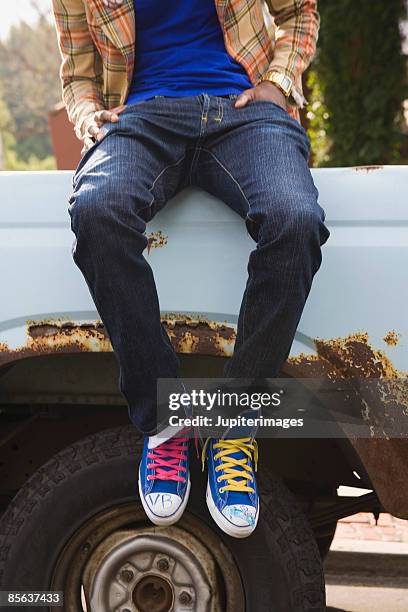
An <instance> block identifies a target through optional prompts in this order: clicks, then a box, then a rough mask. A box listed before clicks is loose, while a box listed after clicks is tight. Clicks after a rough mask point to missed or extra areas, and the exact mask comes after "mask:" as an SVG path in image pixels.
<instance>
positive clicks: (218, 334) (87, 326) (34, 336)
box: [0, 313, 236, 365]
mask: <svg viewBox="0 0 408 612" xmlns="http://www.w3.org/2000/svg"><path fill="white" fill-rule="evenodd" d="M162 323H163V326H164V328H165V329H166V331H167V333H168V335H169V337H170V340H171V342H172V344H173V346H174V349H175V350H176V351H177V352H178V353H196V354H202V355H214V356H218V357H229V356H231V355H232V352H233V348H234V343H235V336H236V332H235V328H234V327H232V326H230V325H228V324H226V323H218V322H215V321H211V320H207V319H205V318H202V317H196V318H194V317H189V316H186V315H183V314H176V313H174V314H167V315H165V316H163V317H162ZM110 351H112V345H111V343H110V340H109V337H108V334H107V332H106V329H105V327H104V325H103V324H102V322H101V321H95V322H90V323H88V322H86V323H78V322H73V321H64V320H54V319H53V320H45V321H29V322H28V323H27V338H26V342H25V344H24V346H21V347H18V348H11V347H9V346H8V345H7V344H5V343H0V365H3V364H6V363H11V362H12V361H16V360H18V359H23V358H26V357H33V356H38V355H49V354H54V353H87V352H96V353H99V352H102V353H103V352H110Z"/></svg>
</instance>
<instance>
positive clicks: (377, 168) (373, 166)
mask: <svg viewBox="0 0 408 612" xmlns="http://www.w3.org/2000/svg"><path fill="white" fill-rule="evenodd" d="M352 168H353V170H356V172H359V171H360V170H365V171H366V172H372V171H373V170H383V168H384V166H376V165H374V164H372V165H368V166H352Z"/></svg>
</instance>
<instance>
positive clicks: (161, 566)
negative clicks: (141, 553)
mask: <svg viewBox="0 0 408 612" xmlns="http://www.w3.org/2000/svg"><path fill="white" fill-rule="evenodd" d="M157 569H158V570H160V571H161V572H167V570H168V569H169V562H168V561H167V559H159V560H158V562H157Z"/></svg>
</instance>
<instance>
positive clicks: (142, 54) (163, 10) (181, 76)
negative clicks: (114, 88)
mask: <svg viewBox="0 0 408 612" xmlns="http://www.w3.org/2000/svg"><path fill="white" fill-rule="evenodd" d="M135 21H136V64H135V70H134V75H133V82H132V85H131V89H130V94H129V97H128V100H127V103H128V104H134V103H136V102H140V101H142V100H147V99H148V98H152V97H154V96H193V95H198V94H200V93H208V94H212V95H218V96H221V95H226V94H239V93H241V92H242V91H244V89H248V88H250V87H252V85H251V82H250V80H249V78H248V75H247V73H246V71H245V69H244V68H243V66H241V64H239V63H238V62H236V61H235V60H233V59H232V58H231V57H230V56H229V54H228V53H227V51H226V49H225V43H224V38H223V34H222V30H221V26H220V22H219V21H218V16H217V12H216V9H215V3H214V0H135Z"/></svg>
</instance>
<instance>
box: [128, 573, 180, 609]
mask: <svg viewBox="0 0 408 612" xmlns="http://www.w3.org/2000/svg"><path fill="white" fill-rule="evenodd" d="M133 601H134V602H135V605H136V608H137V609H138V610H140V612H168V610H171V607H172V605H173V589H172V588H171V585H170V584H169V583H168V582H167V581H166V580H164V579H163V578H159V577H158V576H145V578H142V579H141V581H140V582H139V583H138V584H137V585H136V586H135V589H134V591H133Z"/></svg>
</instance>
